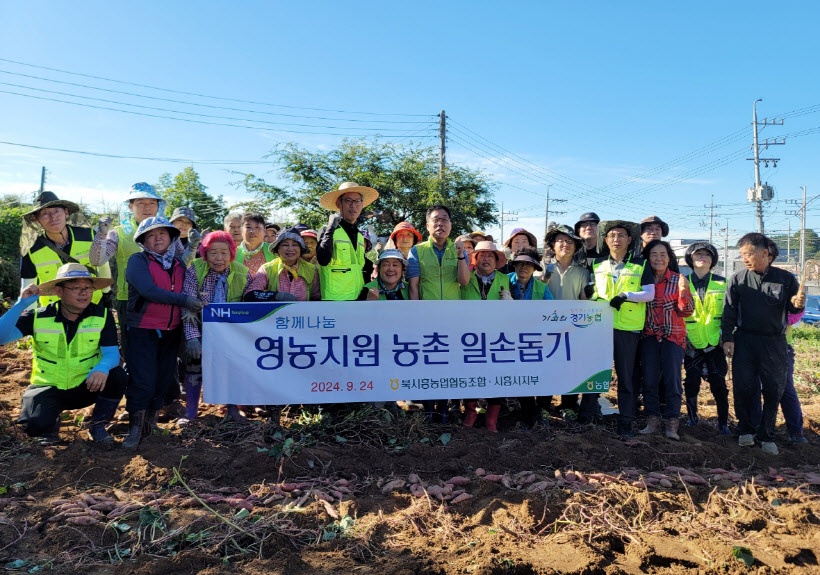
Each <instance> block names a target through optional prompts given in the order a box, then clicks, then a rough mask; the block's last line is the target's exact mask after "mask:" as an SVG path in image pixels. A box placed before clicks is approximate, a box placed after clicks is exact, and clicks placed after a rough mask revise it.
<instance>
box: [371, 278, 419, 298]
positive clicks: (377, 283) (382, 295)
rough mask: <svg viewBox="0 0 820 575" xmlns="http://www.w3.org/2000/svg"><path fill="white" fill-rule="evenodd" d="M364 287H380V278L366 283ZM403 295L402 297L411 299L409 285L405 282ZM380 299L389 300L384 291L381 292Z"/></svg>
mask: <svg viewBox="0 0 820 575" xmlns="http://www.w3.org/2000/svg"><path fill="white" fill-rule="evenodd" d="M364 288H365V289H367V290H369V289H372V288H376V289H379V280H373V281H372V282H370V283H369V284H364ZM401 297H402V299H404V300H405V301H409V300H410V292H409V291H408V290H407V285H406V284H405V286H404V289H403V290H401ZM378 301H387V296H386V295H384V294H383V293H382V294H379V299H378Z"/></svg>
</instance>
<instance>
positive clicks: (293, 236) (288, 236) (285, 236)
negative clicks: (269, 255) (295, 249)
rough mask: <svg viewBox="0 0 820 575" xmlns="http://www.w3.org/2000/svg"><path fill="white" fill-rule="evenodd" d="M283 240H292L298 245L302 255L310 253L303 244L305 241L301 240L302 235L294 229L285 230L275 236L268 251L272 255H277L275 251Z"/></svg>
mask: <svg viewBox="0 0 820 575" xmlns="http://www.w3.org/2000/svg"><path fill="white" fill-rule="evenodd" d="M285 240H293V241H295V242H296V243H297V244H299V247H300V248H301V250H302V255H304V254H306V253H308V252H309V251H310V250H309V249H308V247H307V245H306V244H305V240H303V239H302V235H301V234H300V233H299V231H298V230H297V229H296V228H295V227H293V228H290V229H287V230H285V231H284V232H282V233H280V234H279V235H278V236H276V240H274V242H273V243H272V244H271V245H270V251H271V252H273V253H277V250H278V249H279V244H281V243H282V242H283V241H285Z"/></svg>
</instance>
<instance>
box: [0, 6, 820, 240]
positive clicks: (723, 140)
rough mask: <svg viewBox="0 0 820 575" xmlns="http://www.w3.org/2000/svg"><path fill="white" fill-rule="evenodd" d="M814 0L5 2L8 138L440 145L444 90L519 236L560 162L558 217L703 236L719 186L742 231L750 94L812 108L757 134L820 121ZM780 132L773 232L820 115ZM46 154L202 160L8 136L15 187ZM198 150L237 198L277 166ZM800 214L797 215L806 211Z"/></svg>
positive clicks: (3, 102) (62, 179)
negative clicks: (375, 139)
mask: <svg viewBox="0 0 820 575" xmlns="http://www.w3.org/2000/svg"><path fill="white" fill-rule="evenodd" d="M818 12H820V8H818V5H817V4H816V3H810V2H786V3H781V4H778V5H777V6H776V7H775V6H773V5H772V4H771V3H764V2H708V3H706V2H689V3H685V4H683V3H678V4H676V5H673V4H672V3H650V2H642V3H639V2H633V3H625V2H621V3H614V2H584V3H580V2H576V3H559V2H532V3H526V2H522V3H516V4H512V5H508V6H505V7H502V6H501V4H500V3H480V2H479V3H477V2H448V3H440V2H413V3H405V4H402V5H399V3H385V2H358V3H342V2H298V3H294V2H288V3H284V2H281V3H274V2H241V3H194V2H140V3H134V4H127V5H126V4H125V3H111V2H82V3H62V2H36V1H28V2H4V3H2V4H0V58H3V59H5V60H12V61H16V62H21V63H24V64H28V65H22V64H15V63H12V62H8V61H0V82H2V84H0V141H3V142H12V143H17V144H28V145H34V146H42V147H48V148H62V149H70V150H80V151H90V152H98V153H106V154H113V155H124V156H140V157H161V158H184V159H196V160H208V159H213V160H235V161H240V160H242V161H259V162H262V157H263V156H264V155H265V154H266V153H267V152H268V151H269V150H270V149H271V148H272V147H273V146H274V145H276V144H277V143H278V142H288V141H295V142H297V143H299V144H300V145H303V146H306V147H309V148H315V149H327V148H330V147H333V146H334V145H335V144H337V143H338V142H339V141H340V139H341V136H340V135H338V134H372V133H377V132H381V133H382V134H384V135H390V136H400V137H396V138H391V139H395V140H398V141H400V142H404V143H407V142H409V141H411V140H412V141H415V142H422V143H424V144H429V145H433V146H437V145H438V141H437V139H436V135H435V118H434V117H433V116H434V115H435V114H437V113H438V112H439V110H442V109H444V110H446V113H447V115H448V117H449V122H450V127H451V129H450V132H449V136H450V137H449V139H448V161H449V162H451V163H460V164H466V165H470V166H472V167H477V168H481V169H484V170H485V171H486V172H487V173H488V174H491V175H492V176H493V178H494V180H495V181H496V182H497V183H498V187H497V190H496V199H497V200H498V201H502V200H503V202H504V208H505V210H511V211H516V210H517V211H518V212H519V214H518V217H519V221H518V222H509V223H507V224H506V225H505V227H506V230H505V235H506V232H508V231H509V230H510V229H511V228H512V227H517V226H522V225H523V226H524V227H527V228H528V229H530V230H531V231H533V232H534V233H535V234H536V235H537V236H539V237H541V236H542V234H543V229H544V206H543V204H544V193H545V191H546V187H547V184H548V183H552V184H553V186H552V188H551V192H550V195H551V198H553V199H565V200H567V201H566V202H565V203H563V204H559V203H556V202H553V203H552V207H553V208H554V209H556V210H557V209H560V210H566V212H567V213H566V214H564V215H555V216H553V217H551V219H556V220H559V221H562V222H566V223H572V222H574V221H575V220H576V219H577V216H578V215H580V213H581V212H584V211H587V210H589V209H592V210H595V211H596V212H598V213H599V215H600V216H601V217H603V218H614V217H623V218H631V219H640V218H641V217H643V216H646V215H649V214H653V213H654V214H658V215H660V216H661V217H662V218H664V219H665V220H667V221H668V222H669V223H670V225H671V228H672V234H671V235H672V237H698V236H700V237H705V236H707V235H708V230H706V229H705V228H702V227H701V226H700V223H701V221H704V220H705V219H706V216H707V214H708V210H707V209H705V208H703V205H704V204H708V203H709V201H710V197H711V196H712V195H714V197H715V203H716V204H718V205H720V206H721V207H719V208H717V209H716V210H715V213H716V214H719V215H722V216H723V217H721V219H720V220H719V221H720V225H721V227H723V226H725V221H726V218H727V217H728V218H729V228H730V229H731V236H730V237H731V238H732V239H736V237H738V236H739V235H740V234H742V233H743V232H746V231H751V230H753V229H754V226H755V220H754V210H753V208H752V206H751V205H750V204H747V203H746V201H745V200H746V189H747V188H748V187H749V186H751V185H752V183H753V166H752V162H748V161H745V159H744V158H746V157H750V151H749V150H748V147H749V145H750V144H751V135H752V133H751V124H750V122H751V108H752V102H753V101H754V100H755V99H756V98H763V102H761V103H759V104H758V114H759V119H761V120H762V119H763V118H764V117H768V118H771V117H773V116H776V115H782V114H786V113H788V112H791V111H794V110H801V109H804V108H809V110H807V113H802V112H801V113H793V114H792V115H788V114H786V120H785V124H784V126H782V127H768V128H766V129H765V130H764V131H763V132H762V137H769V138H772V137H775V136H778V137H780V136H783V135H789V134H794V133H796V132H801V131H804V130H811V129H812V128H817V127H820V77H819V76H818V74H816V72H814V71H813V70H814V69H815V66H814V64H813V62H812V59H811V58H812V56H813V55H816V54H818V53H820V40H818V36H817V34H816V32H815V31H814V27H815V24H816V22H817V20H818V15H819V14H818ZM31 65H34V66H41V67H45V68H53V69H56V70H63V71H68V72H75V73H81V74H87V75H91V76H98V77H100V78H106V79H112V80H119V81H121V82H131V83H134V84H142V85H145V86H154V87H161V88H165V89H168V90H177V91H182V92H190V93H195V94H202V95H205V96H216V97H221V98H228V99H233V100H246V101H250V102H254V103H252V104H251V103H239V102H235V101H227V100H216V99H212V98H204V97H197V96H191V95H187V94H179V93H172V92H163V91H158V90H152V89H149V88H145V87H138V86H133V85H127V84H122V83H113V82H109V81H105V80H101V79H95V78H88V77H83V76H77V75H70V74H66V73H64V72H59V71H54V70H46V69H42V68H35V67H33V66H31ZM21 74H26V75H27V76H22V75H21ZM32 76H36V77H37V78H34V77H32ZM49 80H50V81H49ZM55 80H56V82H55ZM60 82H63V83H60ZM64 82H73V83H75V84H82V85H84V86H91V87H96V88H103V89H106V90H117V91H120V92H129V93H132V94H135V95H134V96H131V95H125V94H119V93H112V92H105V91H102V90H99V89H98V90H94V89H91V88H87V87H80V86H75V85H68V84H65V83H64ZM11 84H13V85H11ZM21 86H22V87H21ZM43 90H50V91H52V92H51V93H49V92H44V91H43ZM4 92H16V93H17V94H26V95H27V96H28V97H24V96H20V95H16V94H9V93H4ZM53 92H62V93H63V94H72V96H66V95H61V94H55V93H53ZM31 96H37V97H39V98H52V99H59V100H65V101H72V102H79V103H84V104H87V105H89V104H90V105H95V106H103V107H112V108H117V109H121V110H132V111H140V112H142V113H151V114H157V115H164V116H173V117H179V118H183V117H184V118H188V119H194V120H200V121H210V122H220V123H229V124H238V125H244V126H255V127H257V128H259V127H264V128H266V129H265V130H260V129H247V128H237V127H228V126H215V125H208V124H197V123H192V122H182V121H175V120H170V119H161V118H151V117H145V116H139V115H132V114H126V113H122V112H115V111H109V110H102V109H94V108H88V107H79V106H74V105H70V104H65V103H60V102H54V101H48V100H43V99H35V98H32V97H31ZM141 96H142V97H141ZM145 96H150V97H153V98H166V99H173V100H178V101H181V102H184V103H173V102H167V101H160V100H157V99H149V98H146V97H145ZM89 98H98V99H105V100H111V101H115V102H117V103H110V102H109V103H106V102H100V101H95V100H90V99H89ZM195 103H199V104H206V105H209V106H222V107H227V108H241V109H243V110H251V111H252V112H253V113H248V112H241V111H237V110H225V109H215V108H206V107H202V106H200V107H196V106H192V105H191V104H195ZM124 104H135V105H140V106H152V107H158V108H167V109H171V110H176V111H177V112H190V113H198V114H210V115H216V116H227V117H232V118H250V119H254V120H257V122H256V123H250V122H246V121H240V120H225V119H213V118H203V117H201V116H193V115H188V116H185V115H182V114H179V113H177V112H162V111H156V110H148V109H145V108H136V107H129V106H126V105H124ZM265 104H276V105H279V106H271V105H265ZM815 105H818V107H817V108H816V109H814V108H811V107H812V106H815ZM282 106H290V108H289V107H282ZM306 108H315V109H321V110H336V111H340V112H329V111H318V110H308V109H306ZM259 112H266V114H260V113H259ZM352 112H356V113H352ZM361 112H367V113H369V114H363V113H361ZM275 114H292V115H295V116H316V117H321V118H329V119H318V118H304V117H302V118H300V117H288V116H277V115H275ZM384 114H389V115H384ZM393 114H395V115H393ZM259 120H263V121H266V122H285V123H291V124H308V125H310V126H314V127H305V126H287V127H286V126H282V125H279V124H261V123H258V121H259ZM353 120H358V121H353ZM362 120H364V121H362ZM319 126H334V127H339V128H334V129H328V128H322V127H319ZM362 128H368V130H364V129H362ZM281 129H288V130H294V131H297V132H317V133H312V134H308V133H287V132H282V131H278V130H281ZM327 133H331V134H335V135H328V134H327ZM786 142H787V145H785V146H777V147H774V148H770V149H769V150H768V151H766V152H764V153H763V155H764V156H765V157H777V158H781V162H780V163H778V165H777V168H774V167H772V166H771V165H770V166H769V168H768V169H765V168H764V169H763V178H764V180H768V182H769V184H771V185H773V186H774V187H775V192H776V196H775V198H776V199H775V201H773V202H770V203H768V204H767V205H766V207H765V212H766V214H767V216H766V227H767V231H775V230H785V229H786V227H787V225H788V221H789V218H788V217H787V216H786V215H785V214H784V211H785V210H787V209H790V208H793V206H788V205H787V204H786V200H787V199H791V198H798V197H799V196H800V194H801V191H800V189H799V187H800V186H802V185H807V186H808V191H809V196H810V197H811V196H813V195H817V194H820V181H818V179H817V178H816V170H814V169H813V168H814V167H815V165H816V161H817V160H816V158H817V155H818V151H820V130H818V131H817V133H809V134H806V135H800V136H796V137H787V138H786ZM744 147H745V148H746V151H745V152H744V151H743V149H744ZM43 165H45V166H46V167H47V168H48V170H49V179H48V186H47V187H48V188H50V189H52V190H54V191H56V192H57V193H58V194H60V195H61V196H63V197H67V198H71V199H75V200H83V201H85V202H87V203H89V204H91V205H93V206H99V205H101V204H102V203H103V202H106V203H108V204H109V205H113V204H115V203H117V202H118V201H119V200H120V199H121V198H122V197H123V196H124V194H125V192H126V191H127V189H128V187H129V186H130V185H131V184H132V183H134V182H136V181H149V182H152V183H153V182H156V181H157V179H158V178H159V176H160V175H161V174H162V173H163V172H171V173H176V172H178V171H180V170H181V169H182V168H183V167H184V166H185V165H186V164H180V163H173V162H167V161H162V162H157V161H145V160H133V159H113V158H100V157H94V156H84V155H76V154H68V153H62V152H56V151H47V150H38V149H32V148H22V147H17V146H10V145H6V144H0V194H4V193H22V192H31V191H33V190H34V189H36V188H37V186H38V185H39V176H40V167H41V166H43ZM193 165H194V167H195V168H196V169H197V171H198V172H199V173H200V176H201V179H202V181H203V183H205V184H206V185H207V186H209V191H210V192H211V193H214V194H223V195H225V196H227V197H228V198H229V199H231V200H235V201H241V200H242V199H244V198H242V197H241V196H240V195H238V193H237V192H236V191H235V190H234V189H233V188H232V187H231V186H230V185H229V183H230V182H232V181H235V180H237V179H239V178H238V177H237V176H235V175H233V174H231V173H230V170H232V169H234V170H238V171H243V172H253V173H255V174H256V175H261V176H264V177H265V178H266V179H268V180H269V181H277V174H276V173H275V172H271V169H272V167H271V166H270V164H269V163H264V162H263V163H260V164H246V165H233V166H225V165H208V164H203V163H194V164H193ZM808 214H809V218H808V223H809V226H814V227H820V200H818V201H817V202H816V203H815V204H814V207H813V209H810V210H809V212H808ZM791 224H792V230H793V231H794V229H795V228H796V227H797V226H798V225H799V222H798V221H797V219H795V218H791ZM491 231H493V232H494V233H496V234H498V233H499V230H498V229H497V228H496V229H494V230H491ZM715 241H716V242H717V241H718V238H717V232H716V235H715Z"/></svg>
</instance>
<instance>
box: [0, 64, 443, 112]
mask: <svg viewBox="0 0 820 575" xmlns="http://www.w3.org/2000/svg"><path fill="white" fill-rule="evenodd" d="M0 62H8V63H10V64H17V65H19V66H27V67H29V68H37V69H40V70H49V71H51V72H59V73H61V74H70V75H72V76H80V77H83V78H92V79H94V80H102V81H105V82H113V83H116V84H122V85H125V86H136V87H138V88H148V89H150V90H158V91H160V92H169V93H172V94H183V95H185V96H196V97H198V98H209V99H211V100H221V101H223V102H239V103H242V104H253V105H255V106H271V107H275V108H287V109H291V110H312V111H314V112H333V113H336V114H359V115H365V116H405V117H427V116H430V114H393V113H386V112H356V111H349V110H333V109H328V108H310V107H305V106H290V105H286V104H271V103H269V102H255V101H253V100H240V99H236V98H224V97H220V96H210V95H208V94H198V93H196V92H184V91H182V90H172V89H170V88H160V87H158V86H149V85H147V84H139V83H136V82H125V81H123V80H115V79H113V78H105V77H103V76H94V75H92V74H82V73H80V72H71V71H69V70H61V69H60V68H50V67H48V66H38V65H36V64H28V63H26V62H20V61H17V60H9V59H7V58H0Z"/></svg>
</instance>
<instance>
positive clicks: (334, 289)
mask: <svg viewBox="0 0 820 575" xmlns="http://www.w3.org/2000/svg"><path fill="white" fill-rule="evenodd" d="M364 260H365V257H364V236H362V234H361V233H357V234H356V247H355V248H354V247H353V244H352V243H351V242H350V237H349V236H348V235H347V232H346V231H345V230H343V229H342V228H341V227H338V228H336V230H335V231H334V232H333V255H332V257H331V258H330V263H329V264H328V265H326V266H319V283H320V284H321V289H322V299H323V300H327V301H354V300H355V299H356V298H357V297H359V294H360V293H361V291H362V288H363V287H364V276H363V273H364V272H363V269H364Z"/></svg>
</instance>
